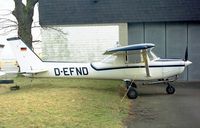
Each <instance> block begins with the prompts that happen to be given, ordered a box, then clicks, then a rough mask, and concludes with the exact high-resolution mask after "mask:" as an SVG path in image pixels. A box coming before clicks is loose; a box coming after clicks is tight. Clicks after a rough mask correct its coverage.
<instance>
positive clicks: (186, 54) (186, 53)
mask: <svg viewBox="0 0 200 128" xmlns="http://www.w3.org/2000/svg"><path fill="white" fill-rule="evenodd" d="M184 60H185V61H187V60H188V46H187V47H186V49H185V59H184Z"/></svg>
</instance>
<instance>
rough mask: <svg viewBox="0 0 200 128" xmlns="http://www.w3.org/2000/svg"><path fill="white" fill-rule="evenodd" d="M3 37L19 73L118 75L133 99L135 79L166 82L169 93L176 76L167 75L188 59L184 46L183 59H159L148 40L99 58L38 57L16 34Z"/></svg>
mask: <svg viewBox="0 0 200 128" xmlns="http://www.w3.org/2000/svg"><path fill="white" fill-rule="evenodd" d="M7 40H8V42H9V44H10V46H11V48H12V51H13V52H14V54H15V55H16V59H17V61H18V64H19V66H20V73H22V74H24V75H25V76H29V77H66V78H95V79H120V80H123V81H125V83H126V84H125V85H126V87H127V93H126V95H127V96H128V98H130V99H136V98H137V96H138V93H137V91H136V87H137V86H136V84H135V81H152V80H156V81H158V83H166V84H167V85H168V86H167V88H166V91H167V93H168V94H173V93H174V92H175V88H174V87H173V86H172V85H170V84H169V82H172V81H175V80H176V79H171V78H172V77H175V78H176V76H177V75H179V74H181V73H182V72H183V71H184V69H185V68H186V67H187V66H188V65H190V64H191V63H192V62H190V61H188V51H187V50H186V53H185V60H182V59H160V58H158V57H157V56H156V55H155V54H154V53H153V52H152V49H153V47H154V46H155V45H154V44H151V43H144V44H134V45H128V46H124V47H117V48H113V49H108V50H107V51H106V52H105V53H104V54H106V55H109V56H108V57H107V58H105V59H103V60H102V61H100V62H92V63H68V62H51V61H42V60H41V59H40V58H39V57H38V56H37V55H36V54H35V53H34V52H33V51H32V50H31V49H29V48H28V47H27V46H26V45H25V43H23V42H22V41H21V39H20V38H18V37H13V38H9V39H7ZM61 52H62V51H61ZM156 83H157V82H156Z"/></svg>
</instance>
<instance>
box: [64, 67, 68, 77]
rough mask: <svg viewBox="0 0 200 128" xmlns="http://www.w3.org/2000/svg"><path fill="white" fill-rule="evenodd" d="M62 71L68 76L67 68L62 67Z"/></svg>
mask: <svg viewBox="0 0 200 128" xmlns="http://www.w3.org/2000/svg"><path fill="white" fill-rule="evenodd" d="M63 73H64V75H65V76H69V73H68V68H63Z"/></svg>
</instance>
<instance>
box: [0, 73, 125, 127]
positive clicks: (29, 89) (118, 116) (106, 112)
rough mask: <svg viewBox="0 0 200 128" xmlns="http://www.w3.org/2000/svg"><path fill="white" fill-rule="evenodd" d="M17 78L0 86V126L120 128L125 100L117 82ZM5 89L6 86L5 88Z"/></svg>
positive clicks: (123, 116)
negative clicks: (15, 86)
mask: <svg viewBox="0 0 200 128" xmlns="http://www.w3.org/2000/svg"><path fill="white" fill-rule="evenodd" d="M30 81H31V79H30V78H24V77H18V78H16V80H15V82H16V84H18V85H20V86H21V89H20V90H18V91H9V90H8V89H6V87H5V86H2V87H1V88H0V89H4V90H5V91H4V92H3V91H0V128H14V127H18V128H24V127H26V128H46V127H48V128H88V127H90V128H102V127H104V128H120V127H123V123H122V120H123V119H125V118H126V116H127V115H128V105H129V100H128V99H125V100H124V101H123V102H121V101H120V100H121V98H122V96H121V92H120V90H121V89H120V88H121V86H120V84H121V82H120V81H112V80H88V79H87V80H86V79H48V78H40V79H34V80H33V82H32V83H31V82H30ZM7 88H8V87H7Z"/></svg>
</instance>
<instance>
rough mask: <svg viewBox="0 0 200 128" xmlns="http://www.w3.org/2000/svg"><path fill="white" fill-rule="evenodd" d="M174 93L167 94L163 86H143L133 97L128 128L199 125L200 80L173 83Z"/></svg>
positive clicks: (177, 127)
mask: <svg viewBox="0 0 200 128" xmlns="http://www.w3.org/2000/svg"><path fill="white" fill-rule="evenodd" d="M173 84H174V86H175V87H176V93H175V94H174V95H167V94H166V93H165V87H166V86H163V85H149V86H142V85H141V86H139V88H138V92H139V97H138V98H137V99H136V100H133V101H132V102H133V103H132V106H131V110H130V113H129V117H128V118H127V120H126V121H125V125H126V126H125V127H127V128H189V127H190V128H199V127H200V83H198V82H190V83H181V82H179V83H173Z"/></svg>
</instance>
